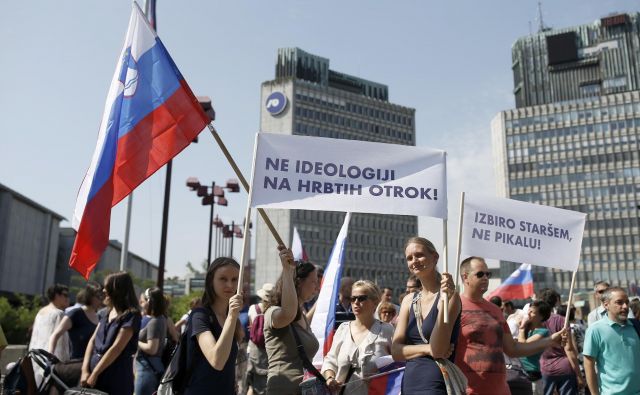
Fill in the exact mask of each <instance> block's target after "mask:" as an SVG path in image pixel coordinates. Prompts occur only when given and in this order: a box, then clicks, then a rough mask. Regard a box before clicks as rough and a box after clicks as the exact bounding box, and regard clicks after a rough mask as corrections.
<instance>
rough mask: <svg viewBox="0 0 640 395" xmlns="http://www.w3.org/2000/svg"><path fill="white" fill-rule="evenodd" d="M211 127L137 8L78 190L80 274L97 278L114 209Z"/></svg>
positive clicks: (74, 257)
mask: <svg viewBox="0 0 640 395" xmlns="http://www.w3.org/2000/svg"><path fill="white" fill-rule="evenodd" d="M208 123H209V118H208V117H207V115H205V113H204V112H203V110H202V108H201V107H200V104H199V103H198V101H197V99H196V98H195V96H194V95H193V93H192V92H191V89H189V86H188V85H187V83H186V82H185V80H184V78H183V77H182V75H181V74H180V71H178V68H177V67H176V65H175V63H174V62H173V60H172V59H171V57H170V56H169V53H168V52H167V50H166V48H165V47H164V45H163V44H162V42H161V41H160V39H159V38H158V36H157V35H156V33H155V31H154V30H153V28H152V27H151V26H150V25H149V23H148V22H147V19H146V18H145V16H144V14H143V13H142V11H141V10H140V8H139V7H138V5H137V4H136V3H135V2H134V3H133V10H132V12H131V18H130V20H129V29H128V31H127V35H126V38H125V42H124V46H123V48H122V51H121V53H120V57H119V59H118V64H117V66H116V70H115V73H114V75H113V79H112V81H111V87H110V88H109V94H108V96H107V101H106V104H105V108H104V113H103V116H102V122H101V124H100V129H99V132H98V142H97V145H96V149H95V151H94V153H93V157H92V159H91V164H90V166H89V169H88V170H87V173H86V175H85V177H84V180H83V181H82V185H81V186H80V190H79V191H78V198H77V201H76V208H75V211H74V214H73V219H72V225H73V227H74V229H76V230H77V231H78V234H77V236H76V240H75V243H74V245H73V250H72V253H71V259H70V260H69V265H70V266H71V267H72V268H74V269H75V270H77V271H78V272H79V273H80V274H82V275H83V276H84V277H86V278H88V277H89V274H90V273H91V271H92V270H93V268H94V267H95V265H96V264H97V262H98V260H99V259H100V256H101V255H102V252H103V251H104V249H105V248H106V246H107V243H108V241H109V224H110V217H111V207H113V206H114V205H116V204H117V203H118V202H119V201H120V200H122V199H124V198H125V197H126V196H127V195H128V194H129V193H131V191H133V190H134V189H135V188H136V187H137V186H138V185H140V183H142V182H143V181H144V180H145V179H147V178H148V177H149V176H151V175H152V174H153V173H155V172H156V171H157V170H158V169H160V168H161V167H162V166H164V164H166V163H167V162H168V161H169V160H170V159H171V158H173V157H174V156H176V155H177V154H178V153H180V151H182V150H183V149H184V148H185V147H186V146H187V145H189V144H190V143H191V141H193V139H194V138H195V137H196V136H197V135H198V133H200V132H201V131H202V130H203V129H204V128H205V126H206V125H207V124H208Z"/></svg>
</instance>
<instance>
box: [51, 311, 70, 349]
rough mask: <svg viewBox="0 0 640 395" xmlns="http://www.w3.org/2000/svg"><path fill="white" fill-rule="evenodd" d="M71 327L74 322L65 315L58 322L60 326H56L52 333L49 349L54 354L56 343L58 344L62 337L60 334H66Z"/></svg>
mask: <svg viewBox="0 0 640 395" xmlns="http://www.w3.org/2000/svg"><path fill="white" fill-rule="evenodd" d="M71 328H73V323H72V322H71V319H70V318H69V317H67V316H66V315H65V316H64V317H63V318H62V320H61V321H60V323H59V324H58V326H57V327H56V329H55V330H54V331H53V333H52V334H51V337H50V338H49V347H48V349H47V351H49V352H50V353H51V354H53V352H54V351H55V349H56V345H57V344H58V339H60V336H62V335H63V334H65V333H66V332H67V331H68V330H69V329H71Z"/></svg>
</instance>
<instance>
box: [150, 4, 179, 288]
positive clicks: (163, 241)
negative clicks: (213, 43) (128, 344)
mask: <svg viewBox="0 0 640 395" xmlns="http://www.w3.org/2000/svg"><path fill="white" fill-rule="evenodd" d="M144 9H145V13H146V16H147V19H148V20H149V24H150V25H151V27H152V28H153V30H155V31H156V32H157V31H158V25H157V18H156V0H146V1H145V5H144ZM166 167H167V172H166V174H165V178H164V202H163V204H162V225H161V228H160V255H159V256H158V279H157V281H156V285H157V286H158V288H160V289H164V268H165V262H166V258H167V228H168V227H169V201H170V199H171V170H172V168H173V161H172V160H171V159H170V160H169V161H168V162H167V164H166Z"/></svg>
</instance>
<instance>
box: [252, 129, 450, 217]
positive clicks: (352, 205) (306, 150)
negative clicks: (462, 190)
mask: <svg viewBox="0 0 640 395" xmlns="http://www.w3.org/2000/svg"><path fill="white" fill-rule="evenodd" d="M257 145H258V146H257V149H256V159H255V163H254V176H253V184H252V185H251V195H252V197H251V199H252V200H251V201H252V205H253V206H254V207H260V208H287V209H304V210H327V211H346V212H360V213H380V214H402V215H420V216H428V217H437V218H446V217H447V189H446V185H447V184H446V153H445V152H444V151H440V150H436V149H431V148H426V147H414V146H407V145H397V144H383V143H373V142H368V141H357V140H343V139H330V138H323V137H308V136H291V135H282V134H271V133H258V139H257Z"/></svg>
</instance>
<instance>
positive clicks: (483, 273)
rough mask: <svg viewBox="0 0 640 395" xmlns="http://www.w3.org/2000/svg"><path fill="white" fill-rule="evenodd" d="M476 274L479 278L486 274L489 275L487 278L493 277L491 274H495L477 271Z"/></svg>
mask: <svg viewBox="0 0 640 395" xmlns="http://www.w3.org/2000/svg"><path fill="white" fill-rule="evenodd" d="M475 274H476V277H477V278H482V277H484V276H487V278H491V276H492V275H493V274H492V273H491V272H476V273H475Z"/></svg>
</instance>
